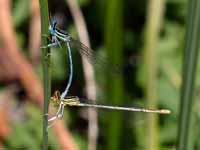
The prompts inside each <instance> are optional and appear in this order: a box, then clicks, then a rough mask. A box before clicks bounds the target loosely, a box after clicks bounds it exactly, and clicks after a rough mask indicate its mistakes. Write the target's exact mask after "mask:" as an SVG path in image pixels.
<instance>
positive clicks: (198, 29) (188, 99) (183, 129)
mask: <svg viewBox="0 0 200 150" xmlns="http://www.w3.org/2000/svg"><path fill="white" fill-rule="evenodd" d="M188 2H189V10H188V17H187V31H186V45H185V51H184V62H183V74H182V78H183V84H182V91H181V102H180V119H179V128H178V145H177V149H178V150H188V144H189V142H190V141H189V140H190V139H189V132H190V130H189V129H190V124H191V113H192V104H193V94H194V92H193V91H194V80H195V75H196V66H197V59H198V48H199V39H200V1H199V0H190V1H188Z"/></svg>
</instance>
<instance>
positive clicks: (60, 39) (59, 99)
mask: <svg viewBox="0 0 200 150" xmlns="http://www.w3.org/2000/svg"><path fill="white" fill-rule="evenodd" d="M56 25H57V21H56V20H53V21H52V23H51V24H50V26H49V31H50V34H51V41H52V43H50V44H48V45H47V46H46V47H49V48H50V47H53V46H59V47H61V43H65V44H66V47H67V52H68V57H69V66H70V73H69V80H68V83H67V87H66V88H65V90H64V92H62V94H61V95H60V93H59V92H58V91H56V92H55V94H54V96H53V97H52V98H51V100H52V101H54V102H56V103H57V104H58V105H59V108H58V110H57V113H56V115H55V116H54V117H52V118H50V119H49V120H48V121H49V122H51V121H54V120H55V119H57V118H62V117H63V114H64V107H65V106H80V107H95V108H103V109H115V110H126V111H135V112H147V113H160V114H169V113H170V111H169V110H166V109H161V110H156V109H145V108H136V107H120V106H107V105H98V104H93V103H87V102H86V103H85V102H81V99H80V98H78V97H77V96H73V97H66V96H67V93H68V91H69V88H70V86H71V83H72V77H73V62H72V54H71V44H73V45H74V46H75V48H76V49H77V50H78V51H79V52H80V53H81V54H82V55H83V56H84V57H86V58H87V59H88V60H89V62H90V63H92V64H98V65H99V66H101V65H102V66H105V65H108V66H110V65H112V64H111V63H110V62H109V61H108V60H106V59H104V58H102V57H95V56H94V54H95V53H94V51H93V50H92V49H90V48H88V47H87V46H85V45H84V44H82V43H81V42H79V41H78V40H75V39H73V38H72V37H71V36H70V35H69V34H68V33H66V32H64V31H62V30H60V29H58V28H57V27H56ZM115 67H116V66H114V65H113V67H112V68H115Z"/></svg>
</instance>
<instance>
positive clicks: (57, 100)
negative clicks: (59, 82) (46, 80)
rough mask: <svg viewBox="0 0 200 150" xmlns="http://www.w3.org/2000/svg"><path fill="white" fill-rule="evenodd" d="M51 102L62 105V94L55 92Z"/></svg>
mask: <svg viewBox="0 0 200 150" xmlns="http://www.w3.org/2000/svg"><path fill="white" fill-rule="evenodd" d="M51 101H52V102H53V103H54V104H58V105H59V103H60V92H59V91H55V92H54V95H53V96H52V97H51Z"/></svg>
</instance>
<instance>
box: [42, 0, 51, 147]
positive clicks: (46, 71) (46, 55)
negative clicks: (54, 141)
mask: <svg viewBox="0 0 200 150" xmlns="http://www.w3.org/2000/svg"><path fill="white" fill-rule="evenodd" d="M40 12H41V35H48V33H49V31H48V26H49V15H48V2H47V0H40ZM41 41H42V42H41V45H43V46H44V45H47V44H48V43H47V39H45V38H43V37H42V36H41ZM42 63H43V82H44V110H43V145H42V149H43V150H47V149H48V132H47V127H48V115H47V114H48V107H49V99H50V93H51V84H50V82H51V79H50V67H49V65H50V50H49V49H48V48H44V49H42Z"/></svg>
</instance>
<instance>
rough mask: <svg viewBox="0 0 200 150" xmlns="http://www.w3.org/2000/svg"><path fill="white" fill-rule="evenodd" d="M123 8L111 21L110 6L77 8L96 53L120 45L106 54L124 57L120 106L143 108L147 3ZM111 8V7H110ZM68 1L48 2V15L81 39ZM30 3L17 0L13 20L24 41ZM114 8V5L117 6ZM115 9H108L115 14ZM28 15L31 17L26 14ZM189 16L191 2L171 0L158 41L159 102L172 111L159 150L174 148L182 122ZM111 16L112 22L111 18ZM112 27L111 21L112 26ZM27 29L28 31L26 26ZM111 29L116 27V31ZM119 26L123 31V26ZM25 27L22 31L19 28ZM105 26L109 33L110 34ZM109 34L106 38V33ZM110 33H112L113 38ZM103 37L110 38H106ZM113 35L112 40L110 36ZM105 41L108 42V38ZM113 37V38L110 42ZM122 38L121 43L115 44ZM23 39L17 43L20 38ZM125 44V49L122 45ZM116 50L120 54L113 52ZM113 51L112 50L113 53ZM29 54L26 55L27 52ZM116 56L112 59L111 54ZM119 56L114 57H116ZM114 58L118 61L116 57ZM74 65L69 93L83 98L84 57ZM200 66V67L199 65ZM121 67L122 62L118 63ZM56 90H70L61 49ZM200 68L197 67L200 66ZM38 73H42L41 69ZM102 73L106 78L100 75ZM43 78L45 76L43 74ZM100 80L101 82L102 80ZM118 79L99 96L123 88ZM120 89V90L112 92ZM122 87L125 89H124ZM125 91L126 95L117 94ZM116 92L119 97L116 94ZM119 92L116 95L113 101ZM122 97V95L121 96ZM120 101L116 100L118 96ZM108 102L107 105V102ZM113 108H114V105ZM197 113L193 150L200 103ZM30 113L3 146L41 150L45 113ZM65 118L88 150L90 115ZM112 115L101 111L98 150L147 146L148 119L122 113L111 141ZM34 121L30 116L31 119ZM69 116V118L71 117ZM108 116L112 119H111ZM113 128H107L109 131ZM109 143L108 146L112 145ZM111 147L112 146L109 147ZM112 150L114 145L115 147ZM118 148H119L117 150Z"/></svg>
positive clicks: (56, 57) (79, 112)
mask: <svg viewBox="0 0 200 150" xmlns="http://www.w3.org/2000/svg"><path fill="white" fill-rule="evenodd" d="M118 1H119V2H120V3H123V4H122V5H123V10H120V11H122V12H121V13H122V16H120V17H121V18H120V20H118V19H119V15H120V14H118V13H119V12H118V11H119V10H118V11H116V12H114V14H113V15H110V16H108V14H107V13H108V11H105V8H107V4H108V1H106V0H101V1H92V0H79V4H80V6H81V8H82V10H83V14H84V16H85V19H86V22H87V25H88V30H89V35H90V39H91V45H92V47H93V49H95V50H96V52H97V53H99V54H102V53H103V54H104V55H106V54H107V51H106V52H105V50H107V49H106V48H109V46H108V45H106V42H105V40H109V41H110V42H112V40H114V41H116V42H114V43H112V44H113V45H114V46H113V47H114V49H113V48H112V49H108V50H109V51H110V52H109V54H107V55H108V56H109V58H110V59H111V60H113V59H115V61H116V59H118V58H116V57H120V59H121V60H119V61H121V62H122V64H123V65H122V66H123V71H122V72H123V74H122V80H123V81H122V82H123V83H122V85H123V87H124V90H123V98H122V97H121V96H120V98H119V101H120V102H119V103H122V104H128V105H134V104H135V105H139V106H145V99H144V90H145V88H146V87H145V84H144V82H145V78H144V70H142V69H143V67H141V65H145V64H143V61H142V53H143V52H142V47H143V42H144V41H143V37H144V35H143V32H144V23H145V21H146V20H145V17H146V16H145V12H146V5H147V0H142V1H140V0H137V1H133V0H127V1H122V0H121V1H120V0H118ZM109 3H111V2H109ZM65 4H66V3H65V2H64V1H59V2H58V1H56V0H49V7H50V12H51V14H52V15H53V16H58V17H59V16H61V17H62V19H63V20H62V22H63V24H61V25H60V26H61V27H63V26H65V27H67V28H66V30H67V31H69V32H70V33H71V34H72V35H73V37H77V36H76V35H77V34H76V29H75V27H74V23H73V21H72V18H71V15H70V13H69V10H68V8H67V5H65ZM28 5H30V1H27V0H15V1H13V20H14V25H15V26H16V27H17V29H19V28H20V30H17V36H18V37H21V38H24V39H22V40H24V41H26V39H25V37H26V35H27V33H28V31H27V30H28V28H27V27H26V25H27V22H29V20H28V19H30V18H29V12H30V6H28ZM109 5H113V6H114V5H115V1H113V4H109ZM111 8H112V7H110V9H111ZM24 12H27V13H24ZM186 12H187V2H186V0H167V1H166V13H165V18H164V21H163V24H162V28H161V33H160V38H159V41H158V49H157V50H156V51H157V63H158V64H157V66H158V75H157V79H158V81H157V93H158V100H159V107H160V108H168V109H170V110H171V111H172V113H171V114H170V115H165V116H163V115H162V116H161V115H160V116H159V119H160V122H159V128H160V142H161V144H160V145H161V147H160V149H161V150H165V149H173V148H174V147H175V145H176V138H177V135H176V133H177V122H178V120H177V118H178V111H179V110H178V106H179V98H180V86H181V69H182V68H181V67H182V63H183V62H182V56H183V47H184V35H185V16H186ZM109 17H111V18H109ZM110 20H113V21H114V20H115V21H116V20H118V21H119V24H118V23H115V24H114V25H113V24H112V25H110V26H111V27H109V28H108V24H107V23H109V21H110ZM110 23H112V22H110ZM24 26H25V27H24ZM112 26H116V27H115V28H114V27H113V28H112ZM119 26H120V27H119ZM21 27H22V28H21ZM106 27H107V29H106ZM116 28H121V29H120V30H122V31H120V32H122V33H121V34H122V36H121V34H120V37H115V36H118V35H116V33H115V30H114V31H113V29H116ZM105 31H106V32H107V33H105ZM109 31H110V33H109ZM105 34H107V35H106V36H105ZM112 35H113V36H112ZM106 38H107V39H106ZM108 38H109V39H108ZM115 38H120V39H117V40H116V39H115ZM18 40H19V39H18ZM121 42H123V46H122V45H121V44H122V43H121ZM22 43H23V44H24V45H23V47H28V46H27V45H26V44H27V43H26V42H22ZM118 47H120V48H122V51H121V52H119V53H117V54H116V52H114V51H115V50H116V49H117V48H118ZM115 48H116V49H115ZM112 50H113V51H112ZM26 53H27V54H28V51H27V50H26ZM112 54H113V55H112ZM114 54H116V55H119V56H116V55H114ZM113 57H115V58H113ZM73 60H74V66H75V67H74V68H75V69H74V72H75V73H74V74H75V75H74V76H75V77H74V79H73V84H72V88H71V90H70V92H69V95H78V96H80V97H84V96H85V91H84V90H85V89H84V79H83V71H82V66H81V60H80V56H79V55H78V53H77V52H76V51H74V52H73ZM198 63H200V62H198ZM120 64H121V63H120ZM51 65H52V88H53V89H52V91H54V90H55V89H59V90H61V89H63V88H64V87H65V86H66V82H67V77H68V76H67V73H68V59H67V54H66V52H65V51H64V50H61V49H59V48H54V49H53V50H52V63H51ZM198 66H199V65H198ZM38 68H40V67H39V66H38ZM199 69H200V68H198V71H197V77H199V76H200V75H199V73H200V71H199ZM104 71H105V69H104V68H102V70H100V71H98V74H97V75H98V76H102V75H104V76H105V72H104ZM100 74H102V75H100ZM40 76H41V74H40ZM100 81H101V80H100ZM113 81H114V79H113V80H112V79H110V83H109V84H110V85H106V84H101V83H100V87H99V89H100V90H102V91H103V92H101V91H100V92H99V91H98V92H99V97H100V98H102V97H105V95H101V94H102V93H105V94H106V95H107V94H113V93H109V92H110V89H111V88H118V89H123V87H117V86H118V85H113V84H112V82H113ZM114 86H116V87H114ZM120 86H121V84H120ZM196 89H197V90H196V91H195V99H197V97H199V91H200V90H199V89H200V80H199V78H197V82H196ZM119 92H122V91H119ZM115 93H116V92H115ZM115 93H114V94H113V95H112V96H113V97H115V96H116V95H115ZM118 94H119V93H118ZM115 98H116V97H115ZM109 100H111V99H110V98H109V99H106V101H107V102H108V103H109ZM110 103H114V102H113V101H112V100H111V101H110ZM194 106H195V108H194V119H193V130H195V133H194V135H195V136H196V140H195V141H194V145H195V147H197V149H199V147H200V145H199V142H198V138H197V137H199V136H200V130H199V128H198V126H199V123H200V121H199V120H200V114H199V106H200V104H199V102H196V101H195V105H194ZM26 114H27V118H25V121H22V122H16V123H14V124H13V132H12V135H10V137H9V138H8V139H7V140H6V142H5V147H7V148H8V149H12V147H24V148H26V147H27V148H29V149H31V150H32V149H33V150H34V149H38V148H39V147H41V140H42V139H41V138H42V137H41V133H42V127H41V124H42V120H41V118H42V115H41V112H40V111H39V110H38V109H37V108H35V106H33V105H30V104H28V105H26ZM65 114H68V115H65V116H67V117H65V120H67V121H66V123H67V126H68V127H69V128H70V129H71V130H70V131H72V133H73V136H74V138H75V140H76V142H77V143H78V144H79V146H80V147H81V148H80V149H81V150H82V149H86V147H87V132H86V129H87V122H86V120H87V118H86V117H85V115H86V113H85V111H84V110H83V109H78V108H72V109H71V108H70V109H69V110H66V112H65ZM110 114H111V112H109V111H102V110H101V111H100V112H99V139H98V149H99V150H101V149H102V150H103V149H107V148H108V147H107V146H108V143H109V142H111V141H112V139H115V138H117V140H115V142H116V141H117V142H118V143H113V141H112V144H114V145H115V144H116V145H118V149H126V150H128V149H133V150H136V149H138V150H142V146H143V145H144V137H145V136H147V135H145V134H144V132H142V131H143V130H144V123H145V120H144V119H145V115H144V114H141V113H127V112H124V113H122V114H121V118H120V124H121V125H120V126H121V127H120V128H119V130H120V131H118V132H119V134H118V136H117V137H113V136H114V135H115V134H114V133H111V131H110V132H109V131H108V129H112V128H113V127H115V125H116V124H115V123H111V124H109V123H108V122H107V121H108V120H110V121H112V120H113V117H111V118H110V117H109V116H111V115H110ZM30 116H31V117H30ZM69 116H70V117H69ZM107 117H109V118H107ZM108 127H109V128H108ZM49 144H50V148H49V149H57V148H58V145H57V142H56V137H55V135H53V133H51V134H50V142H49ZM109 144H110V143H109ZM111 147H112V146H111ZM113 147H114V146H113ZM115 149H116V148H115Z"/></svg>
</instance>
